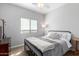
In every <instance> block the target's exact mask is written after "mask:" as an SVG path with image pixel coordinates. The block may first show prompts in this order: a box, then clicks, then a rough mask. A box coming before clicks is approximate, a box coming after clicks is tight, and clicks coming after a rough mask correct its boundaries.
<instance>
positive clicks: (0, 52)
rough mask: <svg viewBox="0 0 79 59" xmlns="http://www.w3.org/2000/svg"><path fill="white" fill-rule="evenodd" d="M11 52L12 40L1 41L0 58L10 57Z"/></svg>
mask: <svg viewBox="0 0 79 59" xmlns="http://www.w3.org/2000/svg"><path fill="white" fill-rule="evenodd" d="M9 51H10V39H2V40H0V56H8V55H9Z"/></svg>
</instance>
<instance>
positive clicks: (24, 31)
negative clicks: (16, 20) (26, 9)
mask: <svg viewBox="0 0 79 59" xmlns="http://www.w3.org/2000/svg"><path fill="white" fill-rule="evenodd" d="M23 19H28V20H29V30H22V29H21V33H36V32H38V21H37V20H36V19H30V18H23ZM20 20H22V18H21V19H20ZM32 20H36V27H37V29H36V30H32V29H31V21H32Z"/></svg>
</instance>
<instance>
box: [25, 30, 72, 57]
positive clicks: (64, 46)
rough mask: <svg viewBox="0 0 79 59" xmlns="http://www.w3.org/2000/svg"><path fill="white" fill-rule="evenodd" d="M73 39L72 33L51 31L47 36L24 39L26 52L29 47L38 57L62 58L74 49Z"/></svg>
mask: <svg viewBox="0 0 79 59" xmlns="http://www.w3.org/2000/svg"><path fill="white" fill-rule="evenodd" d="M71 39H72V37H71V32H70V31H57V30H56V31H55V30H50V31H48V34H47V35H45V36H42V37H28V38H26V39H24V50H25V51H26V50H27V47H28V48H29V49H30V50H31V51H32V53H33V54H34V55H37V56H62V55H64V54H65V53H66V52H67V51H68V50H70V48H71V47H72V44H71Z"/></svg>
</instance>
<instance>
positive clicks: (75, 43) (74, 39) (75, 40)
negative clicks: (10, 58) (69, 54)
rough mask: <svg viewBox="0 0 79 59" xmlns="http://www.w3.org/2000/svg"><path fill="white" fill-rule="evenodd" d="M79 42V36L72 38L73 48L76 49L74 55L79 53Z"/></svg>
mask: <svg viewBox="0 0 79 59" xmlns="http://www.w3.org/2000/svg"><path fill="white" fill-rule="evenodd" d="M78 44H79V38H76V37H74V38H73V39H72V48H73V51H74V55H79V50H78Z"/></svg>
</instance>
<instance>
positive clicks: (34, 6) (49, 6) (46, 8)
mask: <svg viewBox="0 0 79 59" xmlns="http://www.w3.org/2000/svg"><path fill="white" fill-rule="evenodd" d="M13 4H14V5H16V6H20V7H23V8H27V9H30V10H32V11H36V12H39V13H42V14H47V13H49V12H51V11H52V10H54V9H56V8H59V7H61V6H63V5H65V4H64V3H40V4H41V6H38V3H13Z"/></svg>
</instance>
